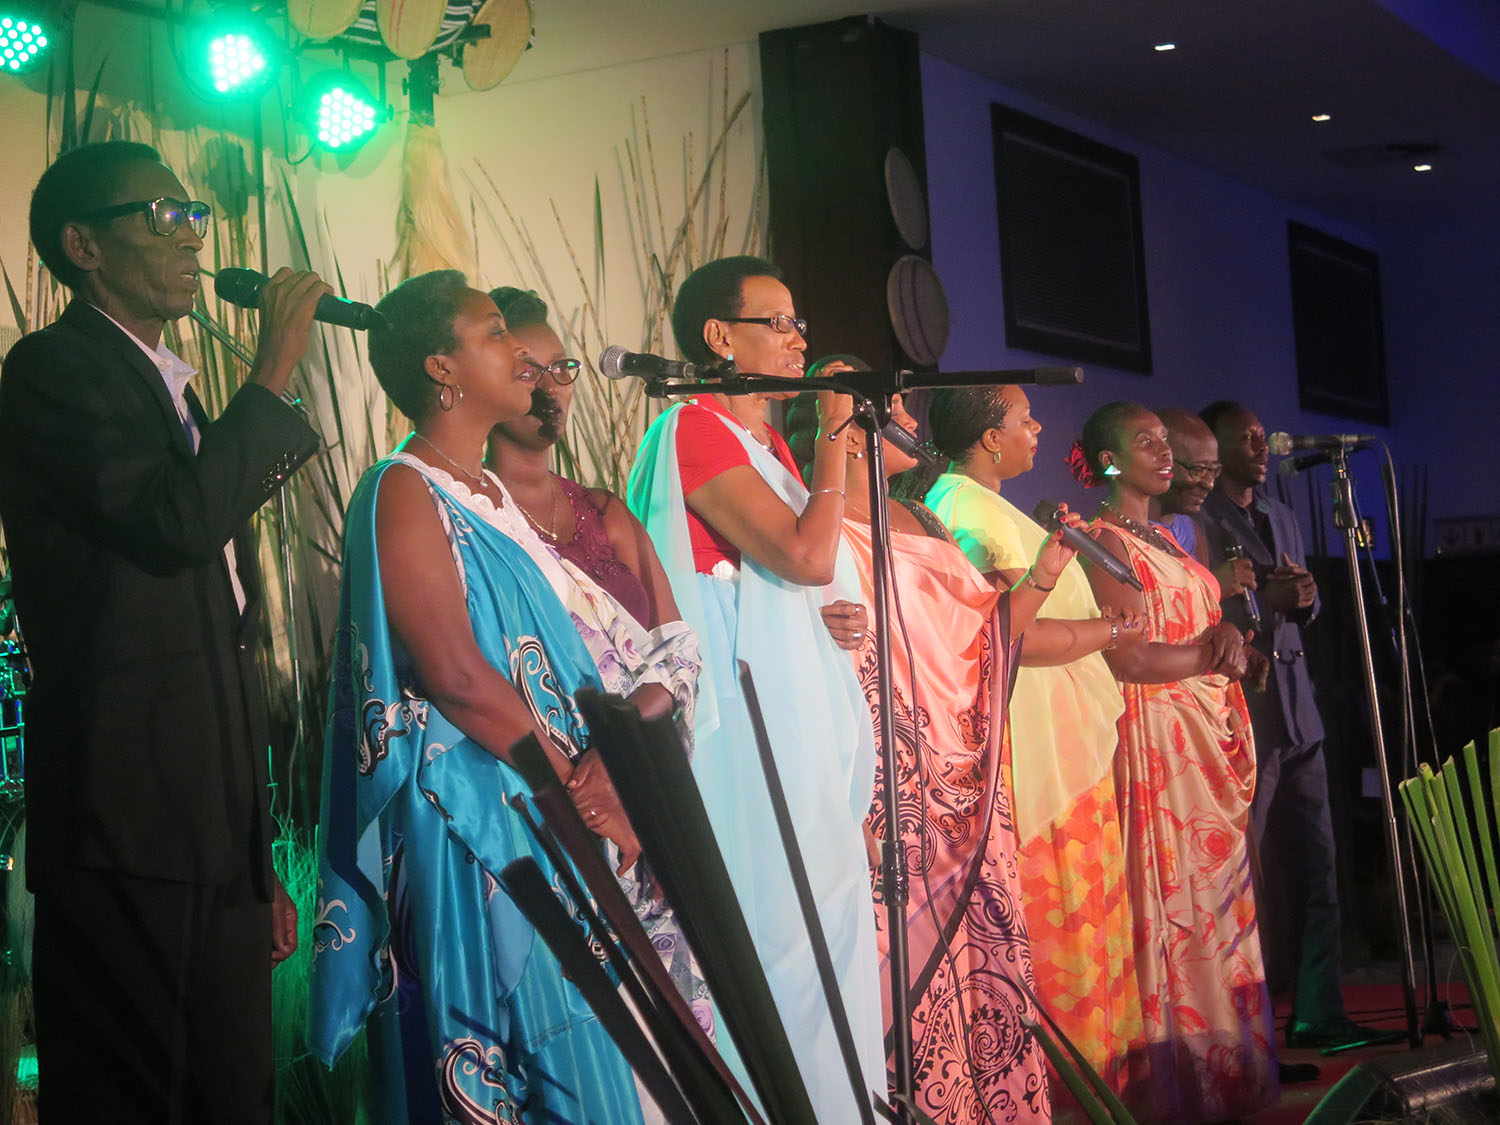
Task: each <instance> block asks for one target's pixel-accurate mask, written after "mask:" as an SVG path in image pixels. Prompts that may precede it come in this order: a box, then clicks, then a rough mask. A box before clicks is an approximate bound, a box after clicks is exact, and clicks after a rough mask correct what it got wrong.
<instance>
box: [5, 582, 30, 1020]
mask: <svg viewBox="0 0 1500 1125" xmlns="http://www.w3.org/2000/svg"><path fill="white" fill-rule="evenodd" d="M30 690H31V665H30V663H29V662H28V661H27V659H26V645H25V642H24V641H23V640H22V638H21V625H20V622H19V621H17V620H16V611H15V604H14V602H12V600H11V580H10V576H9V575H8V574H4V573H0V1000H3V999H5V998H8V997H9V996H10V995H11V993H12V991H13V990H14V988H15V987H16V981H17V980H23V979H25V978H27V977H29V975H30V970H31V965H30V961H31V939H30V921H31V902H30V897H29V895H28V894H27V892H26V877H25V874H24V872H23V870H22V867H23V865H24V864H25V858H24V857H25V854H26V823H25V821H26V805H25V796H26V789H25V778H24V773H25V768H26V694H27V692H29V691H30Z"/></svg>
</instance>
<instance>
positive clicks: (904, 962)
mask: <svg viewBox="0 0 1500 1125" xmlns="http://www.w3.org/2000/svg"><path fill="white" fill-rule="evenodd" d="M721 371H723V375H722V377H721V378H719V379H701V380H695V381H692V382H673V381H671V380H669V379H666V378H647V379H646V393H647V394H648V395H650V396H651V397H653V398H666V397H669V396H674V395H692V394H722V395H730V396H738V395H749V394H765V393H773V394H784V393H786V392H787V391H788V390H791V389H793V388H794V387H795V389H797V390H799V391H835V392H837V393H839V394H848V395H853V396H854V399H855V401H856V403H857V404H858V405H857V407H856V410H855V418H856V419H857V420H858V423H859V425H860V427H861V428H862V429H863V430H864V431H865V448H866V450H867V453H868V457H867V459H868V462H869V468H868V472H869V481H870V551H871V555H872V556H873V558H872V559H871V562H872V567H871V570H872V573H873V576H874V581H873V585H874V590H873V593H874V599H875V630H874V632H875V675H876V683H877V685H878V701H877V714H878V715H879V717H880V731H881V740H880V755H881V766H882V773H883V775H884V780H883V793H882V796H883V797H884V799H885V809H886V817H885V837H884V839H883V840H882V841H881V893H882V894H883V895H884V896H885V911H886V935H887V938H888V943H889V946H890V954H889V957H890V994H891V1034H890V1042H891V1055H892V1061H893V1063H894V1066H895V1090H894V1095H895V1096H894V1097H893V1098H892V1102H893V1103H894V1106H895V1110H896V1120H897V1121H899V1122H902V1123H906V1122H909V1121H910V1120H911V1118H910V1116H909V1112H908V1111H909V1109H910V1108H911V1107H912V1106H914V1104H915V1094H916V1075H915V1066H914V1063H913V1055H912V1032H911V1019H912V1009H911V965H910V961H911V956H910V944H909V942H908V940H907V933H906V905H907V900H908V891H909V884H908V872H907V867H906V850H905V849H904V848H903V847H902V846H901V837H900V821H901V817H900V793H899V791H898V789H897V786H896V779H897V776H898V773H897V765H898V763H897V760H896V737H895V730H896V720H895V708H894V704H893V702H892V700H893V699H894V696H893V693H892V688H893V681H892V676H891V622H890V605H889V600H888V599H889V591H890V586H891V555H890V534H891V527H890V505H889V490H888V488H887V486H886V479H885V455H884V448H883V446H884V442H883V441H882V439H881V435H880V431H881V428H882V427H883V426H884V425H885V424H886V423H887V422H889V421H890V417H891V399H892V398H893V397H894V396H895V395H898V394H901V393H903V392H904V391H908V390H927V389H935V388H940V387H969V386H1003V385H1006V384H1017V383H1043V384H1047V383H1052V384H1069V383H1079V382H1082V380H1083V370H1082V368H1078V367H1063V368H1049V367H1040V368H1026V369H1022V370H1015V371H959V372H950V373H946V374H937V373H925V374H924V373H913V372H910V371H840V372H838V373H837V374H835V375H825V376H812V377H806V378H801V379H792V378H787V377H783V376H775V375H743V374H740V373H739V372H738V371H737V370H736V369H735V368H734V367H733V365H732V364H726V365H725V366H724V367H723V368H721ZM1377 717H1378V716H1377ZM1387 788H1389V787H1387ZM1388 803H1389V802H1388ZM1392 815H1394V814H1392Z"/></svg>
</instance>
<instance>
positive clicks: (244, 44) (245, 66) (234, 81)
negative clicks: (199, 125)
mask: <svg viewBox="0 0 1500 1125" xmlns="http://www.w3.org/2000/svg"><path fill="white" fill-rule="evenodd" d="M269 66H270V61H269V60H268V59H267V58H266V56H265V54H264V53H262V51H261V49H260V47H259V45H258V44H257V43H256V42H255V40H254V39H252V38H251V37H250V36H248V35H246V34H245V33H244V32H240V31H227V32H225V33H223V34H222V35H215V36H214V37H213V38H212V39H210V40H209V42H208V77H209V81H210V82H212V83H213V87H214V89H215V90H217V91H218V92H219V93H221V94H238V93H243V92H245V91H246V90H247V89H249V88H250V87H253V86H258V85H259V84H260V83H261V82H262V80H264V78H265V74H266V69H267V68H268V67H269Z"/></svg>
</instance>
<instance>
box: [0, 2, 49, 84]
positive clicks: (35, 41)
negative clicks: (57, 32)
mask: <svg viewBox="0 0 1500 1125" xmlns="http://www.w3.org/2000/svg"><path fill="white" fill-rule="evenodd" d="M46 49H47V31H46V28H44V27H43V26H42V25H41V24H40V23H39V22H37V21H36V20H34V19H31V18H29V17H24V16H19V15H9V14H6V15H0V71H5V72H8V73H11V74H19V73H20V72H21V71H23V70H25V69H26V68H27V67H29V66H30V65H31V64H32V63H34V62H35V61H36V60H37V57H38V56H39V55H40V54H41V53H42V52H43V51H45V50H46Z"/></svg>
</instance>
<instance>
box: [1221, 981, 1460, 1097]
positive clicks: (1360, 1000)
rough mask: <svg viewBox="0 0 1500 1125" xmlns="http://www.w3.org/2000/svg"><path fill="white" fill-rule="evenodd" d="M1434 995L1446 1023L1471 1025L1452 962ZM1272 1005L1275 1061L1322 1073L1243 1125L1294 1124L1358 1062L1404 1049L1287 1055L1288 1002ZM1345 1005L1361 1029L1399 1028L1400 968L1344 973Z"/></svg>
mask: <svg viewBox="0 0 1500 1125" xmlns="http://www.w3.org/2000/svg"><path fill="white" fill-rule="evenodd" d="M1438 995H1439V998H1440V999H1444V1000H1446V1001H1447V1002H1448V1005H1449V1007H1450V1009H1451V1015H1450V1018H1451V1020H1452V1021H1453V1022H1454V1023H1455V1024H1458V1025H1460V1026H1462V1025H1465V1024H1469V1023H1470V1021H1471V1020H1472V1019H1473V1013H1472V1012H1471V1011H1470V1009H1469V992H1468V989H1467V987H1465V983H1464V979H1463V973H1462V971H1461V970H1460V969H1459V967H1458V965H1457V964H1456V963H1455V964H1454V966H1453V973H1452V975H1451V976H1449V977H1447V978H1446V979H1445V978H1444V977H1443V976H1441V975H1440V976H1439V980H1438ZM1274 1000H1275V1004H1276V1035H1277V1038H1276V1049H1277V1057H1278V1058H1279V1059H1280V1061H1282V1062H1283V1063H1313V1064H1314V1065H1316V1066H1317V1067H1318V1068H1319V1069H1320V1070H1321V1073H1320V1074H1319V1076H1318V1079H1317V1080H1316V1081H1315V1082H1302V1083H1298V1084H1297V1085H1295V1086H1283V1087H1282V1091H1281V1104H1280V1105H1276V1106H1272V1107H1271V1108H1270V1109H1263V1110H1261V1111H1260V1112H1259V1113H1256V1114H1252V1115H1251V1116H1249V1117H1246V1118H1243V1119H1242V1120H1243V1121H1244V1125H1296V1123H1298V1122H1301V1121H1304V1120H1306V1118H1307V1115H1308V1114H1310V1113H1311V1112H1312V1111H1313V1109H1314V1108H1315V1107H1316V1106H1317V1104H1318V1103H1319V1102H1320V1101H1322V1100H1323V1096H1324V1095H1325V1094H1327V1093H1328V1091H1329V1090H1330V1089H1332V1088H1333V1086H1334V1085H1336V1084H1337V1083H1338V1081H1339V1079H1341V1078H1343V1077H1344V1075H1346V1074H1348V1073H1349V1071H1351V1070H1353V1069H1354V1068H1355V1067H1356V1066H1358V1065H1359V1064H1360V1063H1362V1062H1366V1061H1368V1060H1370V1059H1373V1058H1379V1057H1380V1056H1383V1055H1399V1054H1402V1053H1404V1052H1405V1051H1407V1050H1408V1049H1409V1048H1408V1045H1407V1044H1406V1043H1404V1042H1403V1043H1391V1044H1386V1045H1383V1046H1379V1047H1365V1048H1362V1049H1358V1050H1352V1051H1345V1052H1343V1053H1342V1054H1338V1055H1333V1056H1331V1057H1328V1058H1324V1057H1323V1056H1322V1055H1321V1054H1320V1053H1319V1052H1318V1051H1316V1050H1314V1049H1312V1048H1304V1049H1301V1050H1291V1049H1290V1048H1288V1047H1287V1046H1286V1040H1285V1038H1284V1033H1285V1029H1286V1019H1287V1014H1288V1012H1289V1011H1290V1009H1291V997H1290V996H1277V997H1275V998H1274ZM1424 1000H1425V997H1424V995H1423V988H1422V983H1421V981H1420V980H1419V981H1418V984H1417V1003H1418V1004H1419V1005H1421V1004H1422V1003H1423V1002H1424ZM1344 1006H1345V1008H1346V1009H1347V1010H1348V1013H1349V1018H1350V1019H1352V1020H1354V1022H1355V1023H1360V1024H1366V1025H1368V1026H1370V1027H1394V1028H1399V1027H1404V1026H1405V1024H1406V1020H1405V1015H1404V1013H1403V1010H1402V1000H1401V978H1400V970H1399V968H1398V967H1397V966H1396V965H1395V964H1394V963H1391V964H1388V965H1375V966H1370V967H1368V968H1363V969H1359V970H1356V971H1355V972H1353V973H1349V974H1347V975H1346V976H1345V977H1344ZM1453 1034H1454V1037H1455V1038H1469V1037H1468V1036H1466V1035H1465V1033H1464V1032H1463V1031H1455V1032H1454V1033H1453ZM1441 1042H1443V1039H1442V1037H1441V1036H1439V1035H1429V1036H1427V1037H1426V1038H1425V1039H1424V1040H1423V1043H1424V1044H1425V1045H1426V1046H1432V1045H1434V1044H1437V1043H1441ZM1473 1045H1474V1047H1475V1049H1476V1050H1482V1049H1483V1045H1482V1044H1481V1043H1480V1042H1479V1040H1478V1039H1477V1037H1476V1038H1474V1040H1473Z"/></svg>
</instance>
